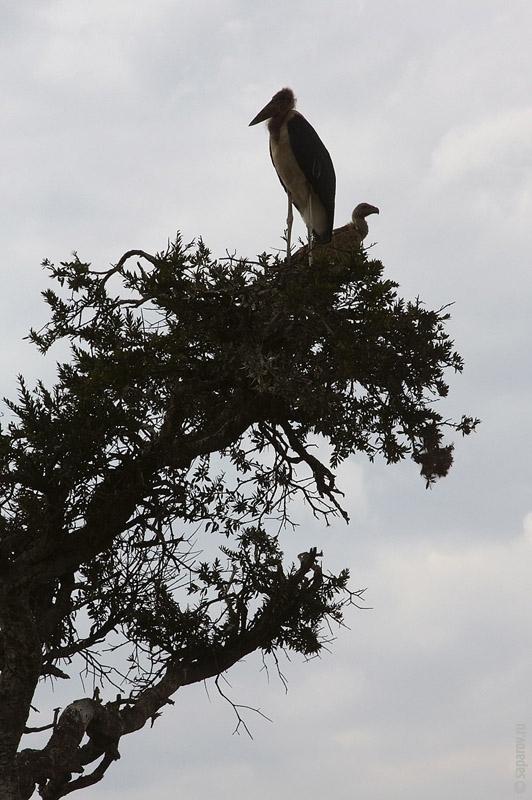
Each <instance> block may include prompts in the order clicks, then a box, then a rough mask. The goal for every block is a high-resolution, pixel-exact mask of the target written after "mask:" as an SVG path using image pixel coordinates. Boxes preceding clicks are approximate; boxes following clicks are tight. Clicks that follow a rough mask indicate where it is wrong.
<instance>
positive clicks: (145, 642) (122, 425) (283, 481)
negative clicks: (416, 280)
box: [0, 239, 476, 800]
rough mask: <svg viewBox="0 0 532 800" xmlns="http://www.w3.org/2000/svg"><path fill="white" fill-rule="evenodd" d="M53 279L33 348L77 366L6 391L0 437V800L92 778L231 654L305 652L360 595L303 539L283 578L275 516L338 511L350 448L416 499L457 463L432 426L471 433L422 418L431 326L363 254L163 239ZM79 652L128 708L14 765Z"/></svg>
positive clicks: (69, 718)
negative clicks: (392, 469) (398, 468)
mask: <svg viewBox="0 0 532 800" xmlns="http://www.w3.org/2000/svg"><path fill="white" fill-rule="evenodd" d="M46 266H47V267H48V269H49V270H50V273H51V276H52V278H53V279H54V280H55V281H56V282H58V283H59V286H60V289H59V291H58V292H55V291H53V290H51V289H50V290H48V291H47V292H45V299H46V302H47V303H48V305H49V307H50V310H51V319H50V322H49V323H48V325H46V326H45V328H44V329H43V330H41V331H32V332H31V334H30V338H31V340H32V342H33V343H34V344H35V345H36V346H37V347H38V348H39V349H40V350H41V351H42V353H43V354H45V353H47V352H48V351H49V349H50V348H52V346H53V345H54V344H56V343H57V342H61V341H67V342H69V344H70V347H71V357H70V360H69V361H67V362H65V363H61V364H59V365H58V378H57V382H56V384H55V386H53V387H52V388H51V389H50V388H47V387H46V386H45V385H44V384H43V383H40V384H39V385H38V386H37V387H36V388H35V389H33V390H30V389H28V387H27V386H26V384H25V382H24V380H23V379H22V378H21V379H20V383H19V395H18V399H17V400H16V401H14V402H13V401H7V402H8V406H9V409H10V413H11V422H9V423H8V424H7V426H6V427H5V428H4V429H3V431H2V433H1V439H0V460H1V477H0V486H1V504H2V513H1V516H0V580H1V584H0V625H1V635H0V637H1V638H0V668H1V670H2V672H1V677H0V789H1V790H2V791H3V792H4V794H3V795H2V797H5V800H11V798H13V799H14V800H21V798H28V797H30V795H31V793H32V791H33V788H34V786H35V785H36V784H39V786H40V792H41V795H42V797H43V798H48V800H52V799H53V798H60V797H63V796H64V795H65V794H67V793H69V792H71V791H73V790H74V789H76V788H83V787H84V786H87V785H90V784H91V783H95V782H96V781H97V780H100V779H101V777H103V774H104V773H105V770H106V769H107V768H108V766H109V765H110V763H112V761H113V760H114V759H116V758H117V757H118V750H117V744H118V741H119V739H120V737H121V736H122V735H124V734H126V733H130V732H132V731H134V730H137V729H138V728H140V727H142V726H143V725H144V724H145V722H146V721H147V720H148V719H150V718H152V719H153V718H154V717H155V716H157V715H158V713H159V710H160V709H161V708H162V706H163V705H164V704H165V703H168V702H171V701H170V697H171V695H172V693H173V692H175V691H176V689H177V688H179V687H180V686H183V685H186V684H189V683H192V682H194V681H198V680H203V679H204V678H206V677H210V676H216V675H219V674H220V673H221V672H223V671H224V670H226V669H228V668H229V667H230V666H231V665H232V664H234V663H235V662H236V661H238V660H239V659H241V658H242V657H243V656H244V655H246V654H247V653H250V652H252V651H254V650H259V651H262V652H264V653H271V654H273V657H274V658H275V653H276V651H277V650H278V649H279V648H281V649H283V648H285V649H289V650H293V651H297V652H300V653H303V654H304V655H306V656H309V655H312V654H315V653H317V652H319V650H320V648H321V647H322V646H323V644H324V642H325V641H326V640H327V636H328V635H329V634H328V630H329V628H328V624H329V623H330V621H333V622H337V623H341V621H342V609H343V607H344V606H345V604H346V603H348V602H353V601H355V600H356V599H357V597H358V596H359V594H360V593H357V592H352V591H350V590H349V589H348V587H347V582H348V573H347V571H343V572H342V573H340V574H339V575H337V576H334V575H330V574H328V573H326V572H324V571H322V568H321V566H320V563H319V561H318V558H319V557H320V555H321V554H318V553H317V552H316V549H315V548H312V547H309V550H308V552H306V553H302V554H301V556H300V564H299V565H297V566H296V565H292V566H285V564H284V561H283V554H282V552H281V549H280V547H279V541H278V534H279V532H280V531H281V530H282V529H283V527H284V526H286V525H287V524H288V523H289V521H290V520H289V505H290V501H292V500H294V499H295V498H297V497H300V498H302V499H304V500H305V501H306V502H307V503H308V504H309V505H310V507H311V508H312V510H313V512H314V514H315V515H317V516H320V517H322V518H323V519H324V521H325V522H326V521H328V519H329V518H330V517H331V515H338V514H340V515H343V516H344V517H346V514H345V511H344V510H343V509H342V506H341V493H340V491H339V489H338V487H337V486H336V483H335V477H334V472H333V470H334V469H335V468H336V466H337V465H338V464H339V463H340V462H341V461H342V460H344V459H346V458H347V457H348V456H349V455H350V454H352V453H354V452H361V453H365V454H366V455H367V456H369V458H370V459H374V458H375V457H376V456H382V457H383V458H384V459H385V460H386V461H387V462H388V463H396V462H398V461H399V460H401V459H403V458H405V457H410V458H412V459H413V460H414V461H415V462H417V464H419V466H420V468H421V474H422V475H423V477H424V479H425V480H426V481H427V484H430V483H432V482H433V481H434V480H435V479H437V478H438V477H441V476H444V475H445V474H446V473H447V471H448V470H449V467H450V466H451V463H452V443H449V442H446V441H445V440H444V434H445V432H446V430H447V431H450V432H456V431H458V432H461V433H462V434H467V433H469V432H470V431H471V430H472V429H473V428H474V426H475V424H476V420H473V419H471V418H469V417H464V418H462V420H460V421H459V422H450V421H449V420H445V419H444V418H443V417H442V416H441V415H440V413H439V411H438V410H437V407H436V405H435V400H438V399H439V398H443V397H445V395H446V394H447V391H448V386H447V382H446V377H445V372H446V370H448V369H451V370H456V371H461V369H462V361H461V358H460V356H459V355H458V354H457V353H456V352H455V351H454V349H453V343H452V342H451V341H450V340H449V338H448V336H447V334H446V333H445V328H444V326H445V322H446V320H447V319H448V314H447V311H446V310H445V309H440V310H438V311H431V310H428V309H426V308H425V307H424V306H423V304H422V303H421V302H419V301H415V302H406V301H404V300H402V299H401V298H399V297H398V295H397V291H396V290H397V285H396V284H395V283H394V282H393V281H391V280H389V279H387V278H385V277H383V266H382V264H381V263H380V262H379V261H376V260H369V259H368V258H367V255H366V253H365V252H360V251H358V250H353V251H347V252H344V253H341V254H340V253H339V254H337V255H336V256H335V258H334V260H331V257H330V254H329V255H328V256H323V255H322V256H321V257H320V253H319V251H318V252H317V254H316V255H315V261H314V264H313V265H312V266H310V267H309V266H308V265H307V264H305V263H295V264H292V266H291V267H289V268H288V267H286V266H285V265H283V264H281V263H278V262H277V261H274V260H272V259H271V258H268V257H267V256H266V255H264V256H263V257H262V258H261V259H260V260H259V263H255V264H251V263H249V262H247V261H241V260H235V259H227V260H225V261H222V262H220V261H213V260H212V259H211V256H210V253H209V251H208V250H207V249H206V248H205V246H204V245H203V244H202V243H201V242H199V244H197V245H196V246H194V245H191V246H183V245H182V243H181V241H180V239H177V241H176V242H175V243H174V244H172V245H171V246H170V247H169V248H168V250H167V251H166V252H165V253H161V254H158V255H155V256H152V255H150V254H148V253H144V252H142V251H130V252H128V253H126V254H125V255H124V256H123V257H122V258H121V259H120V261H119V262H118V264H117V265H116V266H115V267H113V268H112V269H110V270H108V271H105V272H97V271H95V270H93V269H92V268H91V266H90V265H89V264H86V263H83V262H82V261H80V260H79V259H78V258H77V257H74V258H73V260H72V261H70V262H68V263H62V264H61V265H60V266H59V267H56V266H54V265H52V264H49V263H46ZM320 439H323V440H324V441H325V442H326V443H328V445H329V446H330V451H331V458H330V462H329V463H325V462H324V461H322V460H320V458H319V450H318V449H316V448H313V444H315V443H316V441H320ZM103 642H107V643H108V646H112V647H117V648H120V652H121V653H122V652H123V654H124V655H123V657H122V663H127V665H128V669H127V670H125V674H122V675H119V673H118V672H117V667H116V666H114V667H113V668H112V669H111V668H110V667H109V666H108V665H106V664H105V663H104V662H103V661H102V658H101V655H100V648H101V644H102V643H103ZM109 643H111V644H109ZM78 657H81V658H83V659H84V660H85V662H86V665H87V666H88V667H89V668H90V670H92V672H93V673H94V675H95V677H96V679H97V680H98V681H101V683H102V686H103V687H106V686H107V690H108V688H109V684H108V683H107V684H106V679H107V680H112V681H114V682H115V684H116V683H119V684H120V687H121V691H122V692H125V697H124V699H122V697H121V696H119V697H118V699H116V700H113V701H112V702H109V703H106V704H103V703H102V702H101V700H100V698H99V697H96V698H91V699H90V698H85V699H84V700H79V701H75V702H74V703H72V704H71V705H70V706H69V707H68V708H67V709H66V710H65V711H64V712H63V714H62V716H61V717H60V718H59V720H58V721H57V723H56V724H55V726H54V730H53V734H52V736H51V738H50V741H49V743H48V745H47V746H46V747H45V748H44V749H43V750H42V751H33V750H23V751H21V752H20V753H19V754H18V755H16V753H17V749H18V747H19V743H20V739H21V736H22V734H23V732H24V727H25V725H26V722H27V718H28V713H29V710H30V703H31V700H32V697H33V694H34V690H35V686H36V684H37V681H38V680H39V678H40V677H42V676H53V677H55V678H60V677H61V676H64V675H65V670H68V669H69V666H70V665H72V661H73V659H75V658H78ZM126 659H127V660H126ZM97 759H99V763H98V765H97V766H96V768H94V769H93V771H92V772H90V773H84V771H83V770H84V767H85V765H88V764H91V763H93V762H94V761H96V760H97ZM76 775H78V777H76ZM73 776H74V777H73Z"/></svg>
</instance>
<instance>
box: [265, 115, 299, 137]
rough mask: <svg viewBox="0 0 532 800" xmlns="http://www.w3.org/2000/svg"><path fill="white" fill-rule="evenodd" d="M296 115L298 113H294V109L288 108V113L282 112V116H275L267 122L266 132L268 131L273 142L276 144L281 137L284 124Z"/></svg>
mask: <svg viewBox="0 0 532 800" xmlns="http://www.w3.org/2000/svg"><path fill="white" fill-rule="evenodd" d="M298 113H299V112H297V111H294V109H292V108H289V109H288V111H285V112H284V114H276V115H275V117H271V118H270V119H269V120H268V130H269V131H270V136H271V137H272V139H275V141H276V142H278V141H279V137H280V135H281V128H282V127H283V125H284V123H285V122H288V120H289V119H292V117H294V116H295V115H296V114H298Z"/></svg>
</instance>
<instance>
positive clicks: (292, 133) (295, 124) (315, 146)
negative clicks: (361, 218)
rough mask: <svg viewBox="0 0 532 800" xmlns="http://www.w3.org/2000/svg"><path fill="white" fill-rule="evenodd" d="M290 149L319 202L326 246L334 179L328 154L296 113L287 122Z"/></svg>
mask: <svg viewBox="0 0 532 800" xmlns="http://www.w3.org/2000/svg"><path fill="white" fill-rule="evenodd" d="M287 130H288V137H289V139H290V146H291V148H292V152H293V154H294V156H295V158H296V161H297V163H298V164H299V166H300V167H301V169H302V171H303V173H304V174H305V177H306V178H307V180H308V181H309V183H310V185H311V186H312V188H313V189H314V191H315V192H316V194H317V195H318V197H319V198H320V200H321V202H322V204H323V207H324V209H325V211H326V213H327V216H328V218H329V234H328V236H327V237H322V243H323V244H325V243H326V242H329V241H330V240H331V234H332V229H333V225H334V199H335V195H336V175H335V173H334V167H333V163H332V159H331V156H330V155H329V151H328V150H327V148H326V147H325V145H324V144H323V142H322V141H321V139H320V137H319V136H318V134H317V133H316V131H315V130H314V128H313V127H312V125H311V124H310V122H307V120H306V119H305V117H303V116H302V115H301V114H298V113H297V112H296V113H295V114H294V115H293V116H292V117H291V118H290V119H289V120H288V122H287Z"/></svg>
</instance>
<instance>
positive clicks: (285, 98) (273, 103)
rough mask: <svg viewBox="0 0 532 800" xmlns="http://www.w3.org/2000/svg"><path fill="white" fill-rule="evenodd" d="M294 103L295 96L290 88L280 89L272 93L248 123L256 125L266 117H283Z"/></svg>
mask: <svg viewBox="0 0 532 800" xmlns="http://www.w3.org/2000/svg"><path fill="white" fill-rule="evenodd" d="M295 105H296V98H295V97H294V93H293V91H292V89H288V88H287V89H281V91H280V92H277V94H274V96H273V97H272V99H271V100H270V102H269V103H268V104H267V105H265V106H264V108H263V109H262V111H259V113H258V114H257V116H256V117H255V118H254V119H252V120H251V122H250V123H249V124H250V125H257V123H259V122H265V121H266V120H267V119H271V118H272V117H277V118H279V119H283V118H284V116H285V115H286V114H288V112H289V111H291V110H292V109H293V108H294V107H295Z"/></svg>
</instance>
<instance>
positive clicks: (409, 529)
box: [0, 0, 532, 800]
mask: <svg viewBox="0 0 532 800" xmlns="http://www.w3.org/2000/svg"><path fill="white" fill-rule="evenodd" d="M531 42H532V3H531V2H530V0H440V2H438V3H435V2H430V1H429V0H424V1H422V0H328V2H319V1H318V0H283V1H282V2H280V0H269V2H267V3H266V2H259V0H256V1H255V2H253V0H233V1H232V2H231V0H208V2H205V0H203V1H202V0H182V1H181V2H178V1H175V0H174V1H173V2H172V0H150V2H139V1H138V0H91V2H82V1H81V0H62V1H59V2H49V1H48V0H41V1H40V2H39V1H38V0H24V2H23V3H18V2H13V1H10V0H2V2H0V59H1V63H0V74H1V76H2V78H1V85H2V102H1V104H0V119H1V123H0V139H1V147H0V160H1V163H0V181H1V193H0V203H1V225H0V253H1V256H2V263H3V275H4V280H3V286H4V289H3V292H2V295H1V297H0V303H1V310H0V324H1V326H2V342H3V346H2V350H1V372H0V379H1V380H0V384H1V385H0V389H1V393H2V394H3V395H6V394H8V395H12V394H13V391H14V375H15V374H16V373H17V372H23V373H25V374H26V375H28V376H29V378H30V382H33V381H34V379H35V378H36V377H37V376H39V375H45V376H46V375H48V376H49V375H51V374H52V367H53V365H52V364H48V363H42V359H40V358H39V357H38V356H37V355H36V353H34V352H32V350H31V349H30V347H29V345H28V344H27V343H26V342H24V341H23V336H24V335H25V334H26V333H27V330H28V328H29V327H30V326H34V327H38V326H39V325H40V324H42V323H43V322H44V321H45V319H46V309H45V306H44V305H43V303H42V301H41V298H40V291H41V290H42V289H43V288H44V287H45V286H46V275H45V273H44V272H43V271H42V270H41V268H40V262H41V260H42V259H43V258H44V257H48V258H49V259H51V260H52V261H60V260H65V259H66V258H68V257H69V255H70V253H71V251H73V250H77V251H78V253H79V255H80V257H81V258H82V259H85V260H89V261H92V263H93V264H94V265H95V266H97V267H98V268H104V267H105V266H107V265H109V264H110V263H114V262H116V261H117V260H118V258H119V257H120V255H121V254H122V253H123V252H124V251H126V250H128V249H130V248H143V249H145V250H151V251H154V250H161V249H164V247H165V246H166V243H167V240H168V239H169V238H173V237H174V235H175V232H176V231H177V230H178V229H179V230H181V231H182V233H183V236H184V238H185V240H192V239H193V238H194V237H197V236H200V235H201V236H202V237H203V238H204V240H205V242H206V243H207V245H208V246H209V247H210V248H211V250H212V251H213V254H214V255H215V256H220V257H223V256H224V255H225V254H226V251H229V252H235V251H236V253H238V254H239V255H245V256H249V257H253V256H255V255H256V254H257V253H260V252H262V251H263V250H273V249H276V248H280V247H282V242H281V235H282V232H283V228H284V225H285V215H286V200H285V195H284V192H283V190H282V188H281V186H280V184H279V181H278V179H277V177H276V175H275V173H274V170H273V168H272V166H271V163H270V160H269V156H268V144H267V131H266V129H265V126H257V127H254V128H249V127H248V123H249V121H250V120H251V119H252V118H253V117H254V116H255V114H256V113H257V112H258V111H259V110H260V109H261V108H262V107H263V106H264V105H265V103H266V102H267V101H268V100H269V99H270V97H271V96H272V95H273V94H274V93H275V92H276V91H277V90H278V89H280V88H281V87H282V86H286V85H287V86H291V87H292V88H293V89H294V91H295V93H296V96H297V98H298V108H299V110H300V111H301V112H302V113H303V114H304V115H305V116H306V117H307V118H308V119H309V120H310V121H311V123H312V124H313V125H314V126H315V127H316V129H317V130H318V132H319V133H320V136H321V137H322V139H323V141H324V142H325V144H326V146H327V147H328V149H329V150H330V152H331V155H332V158H333V161H334V164H335V167H336V173H337V180H338V189H337V205H336V208H337V212H336V225H341V224H344V223H345V222H347V220H348V219H349V217H350V213H351V210H352V208H353V207H354V206H355V205H356V204H357V203H358V202H360V201H367V202H370V203H373V204H375V205H377V206H379V207H380V210H381V213H380V216H378V217H376V216H373V217H370V220H369V221H370V235H369V237H368V242H375V245H374V248H373V249H372V254H374V255H375V257H378V258H380V259H381V260H382V261H383V263H384V264H385V267H386V274H387V275H388V276H389V277H390V278H392V279H394V280H396V281H398V282H399V284H400V292H401V294H402V295H403V296H404V297H406V298H407V299H413V298H415V297H416V296H419V297H421V299H422V300H424V301H425V302H426V303H427V305H428V306H429V307H434V308H439V307H440V306H442V305H444V304H446V303H450V302H453V303H454V305H453V307H452V315H453V319H452V322H451V323H450V325H449V330H450V332H451V334H452V335H453V337H454V338H455V342H456V348H457V349H458V351H459V352H460V353H461V354H462V355H463V357H464V358H465V362H466V368H465V372H464V374H463V375H462V376H457V377H454V376H449V378H450V381H451V393H450V396H449V398H448V400H446V402H445V406H443V405H442V413H444V415H446V416H449V417H455V418H457V417H459V416H460V415H461V414H462V413H468V414H472V415H474V416H479V417H480V418H481V419H482V420H483V422H482V425H481V427H480V428H479V430H478V432H477V433H476V434H475V435H474V436H473V437H469V438H468V439H465V440H459V441H458V442H457V443H456V445H457V446H456V453H455V465H454V467H453V469H452V471H451V474H450V475H449V477H447V478H446V479H445V480H443V481H440V482H439V483H438V484H437V485H436V486H435V487H434V488H433V489H432V490H430V491H426V490H425V488H424V482H423V480H422V479H421V478H420V477H419V475H418V473H417V468H416V467H415V465H413V464H411V463H408V464H404V465H400V466H397V467H386V466H384V465H383V464H382V463H376V464H373V465H371V464H369V463H368V462H367V460H366V459H364V458H353V459H352V460H351V461H350V462H349V463H347V464H345V465H344V466H343V468H342V469H341V472H340V486H341V488H342V489H343V490H344V491H345V492H346V494H347V505H348V509H349V511H350V514H351V519H352V522H351V525H350V526H349V527H346V526H345V525H344V524H343V523H341V522H338V523H336V524H335V525H333V526H331V527H330V528H329V529H323V528H322V526H320V525H319V524H317V523H316V522H315V521H313V520H312V518H311V517H310V516H309V514H308V513H307V512H306V511H305V510H304V509H301V510H300V511H299V512H297V517H298V520H299V521H300V522H301V527H300V530H299V532H298V533H297V535H295V536H292V537H290V535H289V534H287V538H286V540H285V549H286V552H287V555H288V557H289V558H293V557H295V555H296V554H297V553H298V552H300V551H301V549H302V547H301V545H302V544H303V545H312V544H314V545H318V546H319V547H320V548H323V550H324V552H325V556H324V567H325V568H330V569H335V568H338V567H342V566H349V567H350V568H351V570H352V576H353V578H352V582H353V586H354V587H355V588H356V587H365V586H367V587H368V588H367V592H366V598H367V604H368V606H371V609H372V610H367V611H360V612H356V611H355V610H353V612H352V613H350V614H349V616H348V624H349V629H343V630H341V631H339V632H338V638H337V640H336V642H335V643H334V645H333V646H332V648H331V653H330V654H326V655H325V656H324V657H323V658H322V659H321V660H319V661H313V662H310V663H307V664H305V663H302V661H301V659H298V658H294V659H293V660H292V662H290V663H285V664H284V665H283V670H284V673H285V675H286V677H287V680H288V683H289V690H288V694H287V695H285V693H284V689H283V686H282V684H281V683H280V681H279V680H278V679H276V678H275V676H274V674H273V673H271V674H270V680H269V682H268V679H267V675H266V674H265V672H264V671H261V662H260V659H258V658H250V659H248V660H247V661H246V663H244V664H240V665H238V667H237V668H235V669H234V670H233V671H232V672H231V673H230V674H229V675H228V678H229V680H230V681H231V684H232V696H233V698H234V699H235V700H237V701H238V702H242V703H247V704H249V705H258V706H260V708H261V710H262V711H263V712H264V713H265V714H266V715H267V716H268V717H270V718H271V720H272V722H268V721H266V720H265V719H263V718H261V717H248V718H247V721H248V723H249V724H250V726H251V729H252V732H253V735H254V739H253V741H251V740H250V739H248V738H247V737H246V736H244V735H240V736H232V731H233V728H234V719H233V717H232V712H231V709H230V707H229V706H228V705H227V704H226V703H224V702H223V701H222V700H221V698H219V697H218V696H217V694H216V691H215V689H214V688H213V687H212V686H210V687H207V688H208V689H209V693H208V694H207V692H206V690H205V687H203V686H196V687H191V688H187V689H184V690H183V691H181V692H178V694H177V695H176V696H175V701H176V704H175V706H174V707H172V708H168V709H167V710H166V711H165V712H164V715H163V717H162V718H161V719H159V720H157V722H156V723H155V726H154V728H153V730H145V731H143V732H141V733H137V734H134V735H132V736H130V737H127V738H126V739H125V740H123V741H122V743H121V748H120V749H121V753H122V760H121V761H120V762H119V763H117V764H116V765H114V767H113V768H112V769H111V770H110V771H109V773H108V776H107V777H106V779H105V780H104V782H102V783H101V784H99V785H98V786H96V787H94V788H92V789H89V790H85V791H84V792H82V793H81V794H80V797H81V796H83V798H86V800H126V798H127V800H141V798H145V797H148V796H149V797H150V798H154V800H173V799H174V798H179V797H187V798H193V799H194V800H202V798H212V797H216V798H217V800H243V798H246V800H247V799H248V798H254V799H256V800H270V799H271V798H272V797H276V798H279V800H288V798H290V800H293V799H294V798H305V799H306V800H322V798H323V797H324V796H325V797H334V798H335V800H359V799H360V800H389V798H392V797H393V798H394V800H427V798H430V800H449V798H453V800H470V799H471V798H473V799H475V798H483V800H501V798H512V797H513V796H515V795H516V792H515V788H514V784H515V780H516V778H515V775H514V768H515V767H514V764H515V752H516V725H519V724H525V725H526V726H527V728H526V731H527V736H528V744H527V752H528V755H529V756H530V758H529V759H528V760H529V763H530V766H529V767H528V771H527V791H528V793H531V792H532V753H531V750H532V713H531V712H532V702H531V685H532V683H531V667H532V647H531V645H532V637H531V633H530V627H531V624H532V623H531V616H532V602H531V600H532V592H531V589H530V581H531V568H532V453H531V451H532V420H531V418H532V356H531V345H530V342H531V340H532V321H531V314H530V305H531V301H532V280H531V253H532V105H531V103H532V46H531ZM295 233H296V235H297V236H303V235H304V226H303V223H302V222H301V220H300V219H299V217H297V219H296V220H295ZM74 683H75V681H74V680H73V681H71V684H72V685H70V686H69V687H68V689H69V692H70V693H71V692H73V691H74V690H75V686H74ZM58 691H59V692H60V690H58ZM81 691H82V690H81V689H79V694H80V695H81ZM59 696H60V698H62V695H61V694H59ZM68 698H69V699H73V698H72V694H69V695H68ZM54 700H55V699H54ZM61 702H64V701H63V700H61ZM53 704H56V703H55V702H53ZM43 722H44V721H43ZM41 724H42V723H41ZM31 744H32V743H31V742H30V743H29V745H30V746H31ZM524 796H527V795H526V794H525V795H524Z"/></svg>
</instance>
